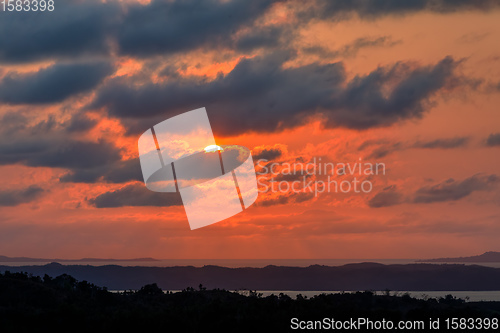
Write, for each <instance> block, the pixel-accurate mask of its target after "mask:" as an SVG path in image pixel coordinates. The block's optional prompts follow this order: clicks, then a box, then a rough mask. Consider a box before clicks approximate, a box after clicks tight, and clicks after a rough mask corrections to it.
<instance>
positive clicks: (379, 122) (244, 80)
mask: <svg viewBox="0 0 500 333" xmlns="http://www.w3.org/2000/svg"><path fill="white" fill-rule="evenodd" d="M293 55H294V54H293V52H290V51H283V52H275V53H272V54H269V55H267V56H262V57H254V58H252V59H242V60H241V61H240V62H239V63H238V64H237V65H236V67H235V68H234V69H233V70H232V71H231V72H230V73H228V74H227V75H224V76H222V75H221V76H219V77H217V78H216V79H215V80H213V81H206V80H204V79H198V78H193V77H189V78H179V79H178V80H172V81H168V82H167V83H158V84H155V83H148V84H144V85H141V86H137V85H135V84H134V82H133V80H132V79H127V78H116V79H113V80H109V81H108V82H107V83H106V84H105V85H104V86H103V87H102V88H101V89H100V90H99V91H98V92H97V95H96V98H95V99H94V101H93V102H92V103H91V105H90V106H89V108H90V109H99V108H106V109H107V110H108V112H109V114H110V115H111V116H115V117H118V118H122V120H123V123H124V125H125V126H126V127H127V128H128V130H129V132H134V133H140V132H142V131H144V130H145V129H147V128H149V127H150V126H151V125H153V124H155V123H156V122H158V121H161V120H163V119H165V118H168V117H171V116H174V115H177V114H180V113H183V112H185V111H187V110H192V109H195V108H198V107H201V106H205V107H207V112H208V113H209V117H210V119H211V120H212V121H213V124H214V126H213V127H214V130H215V133H217V134H218V135H236V134H240V133H243V132H247V131H254V132H273V131H277V130H282V129H285V128H291V127H295V126H298V125H301V124H303V123H305V122H306V121H307V120H308V117H309V116H312V115H317V114H322V115H324V117H325V118H326V119H325V125H326V126H327V127H332V128H333V127H347V128H351V129H367V128H371V127H382V126H389V125H392V124H394V123H396V122H398V121H402V120H405V119H413V118H419V117H421V116H422V114H423V113H424V112H425V111H426V110H427V109H428V106H429V105H428V104H429V99H430V98H431V97H433V96H434V95H435V94H436V93H438V92H439V90H440V89H442V88H444V87H446V86H447V84H448V82H449V81H450V80H451V79H454V78H455V76H454V69H455V67H456V66H457V65H458V64H457V62H456V61H454V60H453V59H452V58H451V57H447V58H445V59H443V60H442V61H440V62H439V63H437V64H436V65H434V66H423V67H417V68H410V66H408V65H405V64H402V63H398V64H396V65H394V66H391V67H380V68H378V69H376V70H375V71H373V72H372V73H370V74H368V75H365V76H357V77H355V78H354V79H353V80H351V81H347V80H346V75H345V70H344V66H343V64H342V63H333V64H318V63H313V64H310V65H306V66H302V67H294V68H293V67H292V68H283V67H282V65H283V63H284V62H286V61H287V60H290V59H291V58H292V57H293ZM394 81H397V83H396V84H395V86H394V87H393V89H392V91H390V93H389V94H387V93H386V90H387V85H388V84H389V82H391V83H394ZM167 106H168V107H167ZM234 110H238V112H234Z"/></svg>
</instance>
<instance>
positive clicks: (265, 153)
mask: <svg viewBox="0 0 500 333" xmlns="http://www.w3.org/2000/svg"><path fill="white" fill-rule="evenodd" d="M281 155H283V151H281V149H279V148H266V149H263V150H261V151H259V152H258V153H256V154H252V157H253V159H254V161H255V162H257V161H259V160H267V161H272V160H275V159H277V158H278V157H280V156H281Z"/></svg>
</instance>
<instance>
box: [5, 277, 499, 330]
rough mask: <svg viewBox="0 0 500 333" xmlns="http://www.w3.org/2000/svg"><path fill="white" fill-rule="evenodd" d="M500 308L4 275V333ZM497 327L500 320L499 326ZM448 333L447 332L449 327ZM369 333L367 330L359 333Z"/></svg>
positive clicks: (276, 324)
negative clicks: (122, 287) (114, 289)
mask: <svg viewBox="0 0 500 333" xmlns="http://www.w3.org/2000/svg"><path fill="white" fill-rule="evenodd" d="M499 315H500V302H465V301H464V300H461V299H456V298H454V297H452V296H451V295H449V296H446V297H444V298H439V299H434V298H429V299H425V300H423V299H415V298H412V297H410V296H409V295H407V294H405V295H401V296H396V295H394V294H391V293H390V292H387V293H386V294H383V295H377V294H374V293H373V292H370V291H365V292H356V293H338V294H321V295H318V296H315V297H312V298H309V299H308V298H305V297H302V296H301V295H298V296H297V297H296V298H295V299H292V298H290V297H289V296H287V295H283V294H280V295H271V296H267V297H262V295H260V294H258V293H256V292H253V291H249V293H248V295H242V294H239V293H236V292H229V291H226V290H223V289H213V290H208V289H207V288H205V287H203V286H202V285H199V286H198V287H197V288H196V289H195V288H192V287H187V288H185V289H184V290H183V291H182V292H176V293H172V292H168V291H167V292H163V291H162V290H161V289H160V288H159V287H158V286H157V285H156V284H148V285H144V286H142V287H141V288H140V289H139V290H138V291H129V292H121V293H111V292H109V291H107V289H106V288H102V287H98V286H96V285H94V284H91V283H88V282H86V281H78V280H76V279H75V278H74V277H72V276H70V275H66V274H63V275H60V276H57V277H55V278H53V277H50V276H48V275H45V276H43V277H42V278H41V277H38V276H34V275H31V274H26V273H12V272H5V273H3V274H0V325H1V330H2V332H35V331H40V329H45V330H49V331H51V332H118V331H124V332H134V331H136V332H148V331H152V330H154V331H156V332H208V331H215V332H288V331H291V329H290V324H291V319H292V318H299V319H300V320H305V321H306V320H312V321H314V320H323V318H334V319H335V320H337V321H344V320H346V321H347V320H350V319H351V318H369V319H370V320H382V319H385V320H391V321H394V322H398V321H400V320H413V321H415V320H422V321H424V322H426V323H427V322H428V321H429V318H432V319H436V318H442V319H444V318H476V319H477V318H498V317H499ZM495 320H496V319H495ZM440 327H441V329H444V325H443V322H441V326H440ZM356 331H366V330H360V329H358V330H356ZM368 331H370V330H368Z"/></svg>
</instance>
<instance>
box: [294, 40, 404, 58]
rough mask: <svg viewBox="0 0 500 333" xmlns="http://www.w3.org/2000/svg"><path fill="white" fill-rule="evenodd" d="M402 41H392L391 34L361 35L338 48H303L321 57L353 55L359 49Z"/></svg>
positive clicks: (390, 44) (391, 44) (385, 46)
mask: <svg viewBox="0 0 500 333" xmlns="http://www.w3.org/2000/svg"><path fill="white" fill-rule="evenodd" d="M400 43H402V41H400V40H398V41H393V40H392V37H391V36H380V37H361V38H357V39H356V40H354V41H353V42H352V43H349V44H347V45H345V46H343V47H341V48H340V49H338V50H333V51H332V50H328V49H326V48H324V47H322V46H310V47H305V48H304V49H303V51H304V52H306V53H311V54H317V55H319V56H321V57H325V58H326V57H328V58H332V57H345V58H347V57H354V56H356V55H357V54H358V52H359V51H360V50H361V49H365V48H373V47H384V48H388V47H391V46H394V45H397V44H400Z"/></svg>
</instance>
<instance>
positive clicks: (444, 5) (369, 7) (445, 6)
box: [302, 0, 500, 20]
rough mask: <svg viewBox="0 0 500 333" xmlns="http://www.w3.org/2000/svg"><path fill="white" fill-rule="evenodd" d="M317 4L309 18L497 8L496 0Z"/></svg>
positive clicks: (379, 0) (320, 0) (321, 1)
mask: <svg viewBox="0 0 500 333" xmlns="http://www.w3.org/2000/svg"><path fill="white" fill-rule="evenodd" d="M315 3H316V6H314V7H312V8H310V9H309V10H307V11H305V13H304V14H302V17H304V18H305V19H312V18H322V19H328V18H330V19H332V18H333V19H337V20H342V19H346V18H349V17H350V16H351V15H352V14H357V15H358V16H359V17H360V18H363V19H376V18H379V17H383V16H386V15H406V14H411V13H416V12H422V11H430V12H435V13H440V14H444V13H454V12H457V11H468V10H481V11H488V10H491V9H495V8H497V7H498V6H500V4H499V3H498V1H496V0H406V1H399V0H337V1H329V0H317V1H316V2H315Z"/></svg>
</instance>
